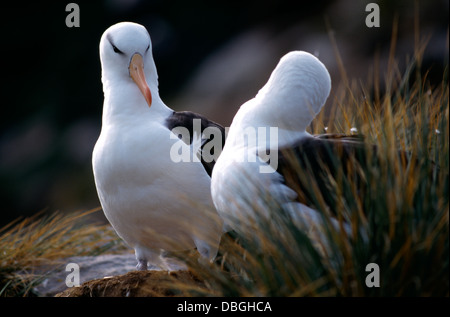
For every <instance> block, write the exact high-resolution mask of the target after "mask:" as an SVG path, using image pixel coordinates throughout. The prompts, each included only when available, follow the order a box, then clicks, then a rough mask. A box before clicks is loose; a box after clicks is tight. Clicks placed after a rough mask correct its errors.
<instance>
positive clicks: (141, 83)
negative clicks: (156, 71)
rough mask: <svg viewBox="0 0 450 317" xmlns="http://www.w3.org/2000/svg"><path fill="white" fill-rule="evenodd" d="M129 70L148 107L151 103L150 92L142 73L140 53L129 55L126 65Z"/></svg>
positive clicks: (142, 64) (142, 65)
mask: <svg viewBox="0 0 450 317" xmlns="http://www.w3.org/2000/svg"><path fill="white" fill-rule="evenodd" d="M128 69H129V70H130V76H131V78H132V79H133V80H134V82H135V83H136V85H137V86H138V87H139V90H140V91H141V93H142V95H144V98H145V100H146V101H147V104H148V106H149V107H151V105H152V93H151V91H150V88H149V87H148V85H147V81H146V80H145V74H144V61H143V60H142V55H141V54H139V53H135V54H134V55H133V57H131V61H130V65H129V66H128Z"/></svg>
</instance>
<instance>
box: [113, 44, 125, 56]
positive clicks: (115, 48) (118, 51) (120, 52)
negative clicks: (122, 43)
mask: <svg viewBox="0 0 450 317" xmlns="http://www.w3.org/2000/svg"><path fill="white" fill-rule="evenodd" d="M111 45H112V47H113V50H114V53H117V54H123V52H122V51H121V50H119V49H118V48H117V46H115V45H114V44H111Z"/></svg>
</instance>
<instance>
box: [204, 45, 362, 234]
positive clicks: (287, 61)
mask: <svg viewBox="0 0 450 317" xmlns="http://www.w3.org/2000/svg"><path fill="white" fill-rule="evenodd" d="M330 90H331V79H330V75H329V73H328V70H327V69H326V67H325V66H324V65H323V63H322V62H321V61H320V60H319V59H318V58H316V57H315V56H313V55H311V54H310V53H307V52H304V51H292V52H289V53H288V54H286V55H285V56H283V57H282V58H281V59H280V61H279V63H278V65H277V66H276V68H275V69H274V70H273V72H272V74H271V76H270V78H269V80H268V82H267V83H266V84H265V85H264V86H263V87H262V89H261V90H260V91H259V92H258V94H257V95H256V96H255V97H254V98H253V99H251V100H249V101H247V102H246V103H244V104H243V105H242V106H241V107H240V109H239V110H238V112H237V113H236V115H235V117H234V118H233V121H232V124H231V126H230V128H229V131H228V136H227V141H226V143H225V146H224V148H223V151H222V153H221V155H220V157H219V158H218V160H217V162H216V164H215V167H214V170H213V172H212V177H211V193H212V197H213V201H214V204H215V206H216V208H217V211H218V212H219V214H220V216H221V217H222V219H223V220H224V222H225V226H226V228H227V229H228V230H230V229H234V230H235V231H237V232H238V233H240V234H244V235H245V234H248V232H246V231H248V230H249V228H252V227H251V226H252V224H254V223H255V222H256V221H258V220H257V218H258V217H266V218H267V219H270V217H271V212H273V210H274V208H275V209H276V208H283V209H284V210H285V211H287V212H288V214H290V215H291V219H292V220H293V221H294V222H295V223H296V224H298V225H299V226H301V228H304V229H308V228H310V227H311V226H312V225H313V226H316V225H317V226H321V225H323V219H324V218H323V214H322V215H321V214H320V213H319V211H318V210H319V209H321V208H319V207H321V206H323V205H321V203H324V204H325V206H326V208H329V209H330V211H331V213H333V211H334V212H335V211H336V210H335V208H336V205H337V201H338V199H339V197H335V196H333V195H328V194H327V191H328V190H329V188H332V187H330V186H332V185H333V184H332V181H333V180H337V179H338V178H339V175H347V176H348V175H350V174H352V173H356V174H357V172H355V170H353V169H351V168H347V167H348V166H349V164H350V165H351V164H353V163H356V162H357V161H360V162H361V164H363V163H364V161H365V159H364V157H365V156H364V155H366V152H365V151H364V146H363V142H362V141H361V139H360V137H359V136H342V135H322V136H314V135H311V134H309V133H308V132H307V131H306V128H307V127H308V126H309V124H310V123H311V121H312V120H313V119H314V117H315V116H316V115H317V114H318V113H319V112H320V110H321V109H322V107H323V105H324V104H325V102H326V100H327V98H328V95H329V93H330ZM355 177H359V176H358V175H356V176H355ZM322 198H323V199H322ZM335 215H336V214H335ZM331 223H332V224H333V225H334V226H336V227H338V226H339V223H338V220H337V217H336V218H333V219H331ZM249 226H250V227H249ZM317 228H318V227H317ZM343 229H344V230H345V231H347V232H348V231H350V229H351V228H350V226H349V225H344V226H343Z"/></svg>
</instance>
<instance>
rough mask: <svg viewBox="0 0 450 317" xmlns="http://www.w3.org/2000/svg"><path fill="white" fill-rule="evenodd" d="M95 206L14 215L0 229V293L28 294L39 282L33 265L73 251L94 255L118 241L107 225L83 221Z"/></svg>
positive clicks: (54, 261)
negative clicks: (66, 212)
mask: <svg viewBox="0 0 450 317" xmlns="http://www.w3.org/2000/svg"><path fill="white" fill-rule="evenodd" d="M98 210H99V208H96V209H93V210H90V211H86V212H80V213H73V214H68V215H64V214H62V213H59V212H55V213H53V214H51V215H46V216H44V215H42V214H38V215H35V216H33V217H30V218H25V219H22V220H21V219H17V220H16V221H13V222H11V223H10V224H8V225H6V226H4V227H3V228H1V229H0V254H1V260H0V296H30V295H33V293H32V288H33V286H35V285H37V284H38V283H40V282H42V280H43V278H44V277H45V276H43V275H42V274H35V270H36V268H39V267H44V266H48V267H49V272H48V274H50V273H51V268H52V267H54V265H55V264H58V263H60V261H62V260H63V259H65V258H68V257H71V256H77V255H97V254H100V253H102V252H104V251H106V250H111V249H112V248H115V247H117V245H118V244H119V243H120V242H119V240H118V237H117V236H116V234H115V233H114V232H113V231H112V230H111V229H110V226H109V225H96V224H92V223H90V224H88V225H86V223H85V220H86V218H87V216H88V215H90V214H92V213H93V212H96V211H98Z"/></svg>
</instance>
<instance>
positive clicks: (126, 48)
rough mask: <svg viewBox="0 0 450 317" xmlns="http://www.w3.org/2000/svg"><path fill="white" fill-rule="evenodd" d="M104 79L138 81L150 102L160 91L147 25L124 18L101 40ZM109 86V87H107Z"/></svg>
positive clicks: (116, 82)
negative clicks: (126, 20) (127, 20)
mask: <svg viewBox="0 0 450 317" xmlns="http://www.w3.org/2000/svg"><path fill="white" fill-rule="evenodd" d="M100 60H101V64H102V82H103V85H104V86H105V87H110V86H112V85H118V86H119V87H122V88H123V87H126V85H127V84H133V85H136V86H137V87H138V88H139V90H140V92H141V93H142V95H143V96H144V98H145V101H146V102H147V104H148V106H149V107H150V106H151V105H152V91H151V90H150V88H149V85H150V87H152V88H153V91H154V92H156V91H157V87H158V75H157V73H156V66H155V62H154V60H153V56H152V42H151V40H150V35H149V34H148V32H147V30H146V29H145V27H143V26H142V25H140V24H136V23H131V22H121V23H117V24H114V25H113V26H111V27H109V28H108V29H107V30H106V31H105V32H104V33H103V35H102V38H101V40H100ZM105 89H107V88H105Z"/></svg>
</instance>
